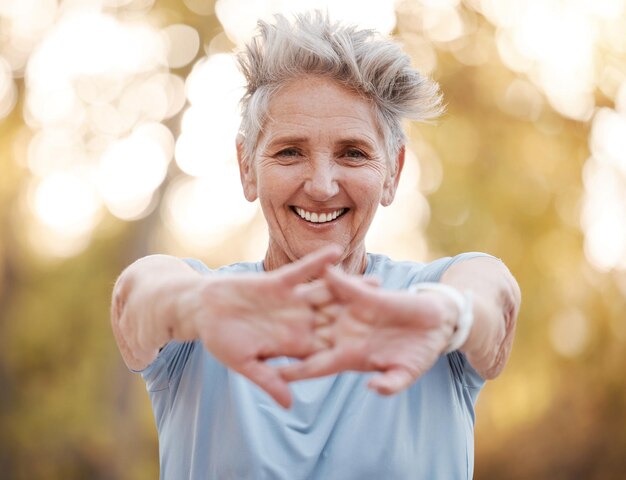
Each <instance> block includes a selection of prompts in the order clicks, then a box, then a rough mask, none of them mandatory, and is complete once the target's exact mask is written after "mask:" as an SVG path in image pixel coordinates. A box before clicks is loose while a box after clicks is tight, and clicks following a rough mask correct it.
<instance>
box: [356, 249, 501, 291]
mask: <svg viewBox="0 0 626 480" xmlns="http://www.w3.org/2000/svg"><path fill="white" fill-rule="evenodd" d="M477 257H487V258H494V257H492V256H491V255H489V254H487V253H482V252H465V253H460V254H458V255H455V256H450V257H442V258H438V259H436V260H433V261H430V262H414V261H408V260H392V259H391V258H389V257H388V256H386V255H381V254H376V253H369V254H368V265H367V269H366V271H365V274H366V275H373V276H376V277H378V278H379V279H380V280H381V281H382V283H383V286H384V288H387V289H390V290H404V289H407V288H408V287H409V286H410V285H412V284H414V283H418V282H439V280H440V279H441V276H442V275H443V274H444V272H445V271H446V270H447V269H448V268H450V267H451V266H452V265H454V264H456V263H459V262H462V261H465V260H470V259H472V258H477Z"/></svg>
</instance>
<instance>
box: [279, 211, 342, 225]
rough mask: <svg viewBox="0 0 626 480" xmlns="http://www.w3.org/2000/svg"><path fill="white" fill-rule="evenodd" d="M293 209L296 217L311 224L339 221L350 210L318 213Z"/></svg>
mask: <svg viewBox="0 0 626 480" xmlns="http://www.w3.org/2000/svg"><path fill="white" fill-rule="evenodd" d="M291 209H292V210H293V211H294V212H295V214H296V215H298V216H299V217H300V218H302V219H303V220H306V221H307V222H309V223H328V222H332V221H334V220H336V219H338V218H339V217H341V216H342V215H343V214H344V213H346V212H347V211H348V210H349V208H339V209H337V210H334V211H332V212H324V213H317V212H310V211H308V210H305V209H304V208H300V207H291Z"/></svg>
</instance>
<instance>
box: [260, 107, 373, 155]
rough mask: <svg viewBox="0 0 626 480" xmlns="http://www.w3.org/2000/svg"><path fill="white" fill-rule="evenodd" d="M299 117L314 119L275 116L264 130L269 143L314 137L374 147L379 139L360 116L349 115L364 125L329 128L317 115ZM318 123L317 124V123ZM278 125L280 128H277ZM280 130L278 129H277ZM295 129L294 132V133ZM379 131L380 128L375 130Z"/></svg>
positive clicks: (300, 141) (299, 140)
mask: <svg viewBox="0 0 626 480" xmlns="http://www.w3.org/2000/svg"><path fill="white" fill-rule="evenodd" d="M297 116H298V117H308V118H312V119H313V120H314V121H313V122H311V121H302V120H301V121H298V120H296V121H277V120H276V119H275V118H274V119H273V121H272V123H271V124H269V125H268V128H267V129H266V131H265V132H264V133H265V135H264V137H265V139H266V140H267V143H268V144H273V143H281V142H290V141H292V142H297V143H303V142H307V141H309V140H312V139H316V140H320V139H331V140H332V141H333V143H339V144H342V145H347V144H351V143H367V144H368V145H369V146H371V147H373V146H374V145H375V144H376V142H377V140H379V139H377V138H375V137H374V136H373V135H372V134H371V133H370V131H371V128H363V126H365V127H368V125H366V124H365V122H363V121H362V120H361V119H360V118H359V117H347V118H350V119H357V120H359V123H362V125H354V124H352V125H343V126H342V128H340V129H334V128H328V127H327V125H326V123H324V122H321V121H320V118H319V117H317V116H309V115H304V114H297ZM316 123H317V125H316ZM276 127H278V128H276ZM276 130H278V131H276ZM292 131H293V133H292ZM374 131H375V132H376V133H378V130H374Z"/></svg>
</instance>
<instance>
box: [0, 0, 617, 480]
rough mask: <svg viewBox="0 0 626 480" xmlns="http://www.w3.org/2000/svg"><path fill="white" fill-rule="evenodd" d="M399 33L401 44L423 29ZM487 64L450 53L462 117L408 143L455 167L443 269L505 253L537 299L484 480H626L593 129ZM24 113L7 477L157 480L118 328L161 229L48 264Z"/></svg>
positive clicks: (15, 161) (487, 419)
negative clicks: (524, 106)
mask: <svg viewBox="0 0 626 480" xmlns="http://www.w3.org/2000/svg"><path fill="white" fill-rule="evenodd" d="M179 3H180V2H174V1H170V2H158V3H157V6H156V7H155V12H156V15H155V18H159V19H160V20H159V21H160V22H161V23H163V24H167V23H172V22H184V23H188V24H190V25H192V26H194V27H196V28H197V29H198V30H199V31H200V33H201V36H202V38H203V41H205V42H207V41H208V40H209V39H210V38H211V37H212V36H213V35H215V34H216V33H217V32H219V31H220V28H219V24H218V22H217V20H216V18H215V17H213V16H209V17H199V16H197V15H193V14H192V13H191V12H189V11H188V10H187V9H185V8H184V7H183V6H182V5H181V4H179ZM400 18H401V20H400V23H399V25H398V35H399V37H400V38H403V35H407V34H410V33H411V32H410V29H411V18H410V16H409V17H408V18H407V17H400ZM478 21H480V22H482V23H483V24H484V25H482V28H484V29H486V30H487V31H489V32H490V33H491V34H493V29H492V28H491V27H490V26H489V25H488V24H487V23H486V21H485V20H484V19H481V18H479V19H478ZM408 45H409V46H408V47H407V48H408V50H409V52H410V53H415V52H411V51H410V43H409V44H408ZM488 54H489V57H488V58H489V60H488V61H487V62H486V63H484V64H482V65H480V66H467V65H464V64H462V63H460V62H459V61H458V60H456V58H455V57H454V56H452V55H451V54H450V53H448V52H445V51H439V52H438V66H437V69H436V70H435V72H434V76H435V77H436V79H437V80H438V81H439V82H440V84H441V87H442V90H443V92H444V93H445V96H446V103H447V113H446V115H445V116H444V117H443V118H442V119H441V120H440V121H438V122H437V124H436V125H433V126H411V127H410V133H411V142H412V143H416V144H419V143H420V142H427V143H428V144H430V145H431V146H432V148H433V149H434V151H435V152H436V153H437V155H438V156H439V158H440V159H441V162H442V165H443V180H442V183H441V186H440V188H438V190H437V191H435V192H434V193H432V195H430V196H429V202H430V205H431V209H432V213H431V220H430V223H429V226H428V228H427V232H426V235H427V239H428V242H429V245H430V248H431V251H432V256H437V255H450V254H455V253H458V252H461V251H469V250H478V251H486V252H490V253H492V254H494V255H496V256H498V257H500V258H502V259H503V260H504V261H505V262H506V264H507V265H508V266H509V268H510V269H511V271H512V272H513V273H514V275H515V276H516V277H517V279H518V281H519V283H520V285H521V288H522V292H523V307H522V311H521V315H520V318H519V325H518V333H517V338H516V341H515V347H514V351H513V355H512V357H511V360H510V362H509V365H508V367H507V369H506V370H505V372H504V374H503V375H502V376H501V377H500V378H499V379H498V380H496V381H494V382H490V383H489V384H488V385H487V386H486V388H485V390H484V392H483V393H482V395H481V398H480V401H479V405H478V413H477V418H478V419H477V426H476V437H477V445H476V473H475V477H476V478H477V479H498V480H502V479H511V480H513V479H515V480H518V479H519V480H522V479H529V478H532V479H535V480H540V479H546V480H548V479H550V480H554V479H623V478H625V475H626V455H624V452H626V387H625V385H624V373H623V368H624V364H625V363H626V349H625V348H624V344H625V342H626V324H625V322H624V312H625V311H626V295H625V294H624V292H625V288H624V287H625V285H626V273H624V272H610V273H600V272H597V271H595V270H593V268H591V267H590V265H589V264H588V263H587V261H586V259H585V256H584V251H583V236H582V233H581V230H580V228H579V225H578V215H579V209H580V201H581V194H582V181H581V168H582V165H583V163H584V161H585V160H586V159H587V157H588V155H589V152H588V147H587V136H588V134H589V126H588V125H587V124H583V123H579V122H574V121H570V120H566V119H563V118H561V117H560V116H559V115H558V114H556V113H554V112H553V111H552V110H550V109H549V108H548V107H544V108H543V110H542V112H541V114H540V116H539V117H538V118H537V119H536V120H534V121H529V120H523V119H520V118H519V117H515V116H512V115H510V114H508V113H505V112H504V111H503V110H502V109H501V108H500V106H499V105H498V98H500V97H501V96H502V92H503V91H504V89H505V88H506V86H507V85H509V83H510V82H511V81H512V80H514V79H515V75H514V74H513V73H511V71H510V70H508V69H507V68H506V67H504V66H503V65H502V64H501V62H500V61H499V60H498V58H497V54H496V53H495V48H494V49H492V50H491V51H489V52H488ZM187 72H188V70H187V71H185V70H183V71H181V72H178V73H180V74H181V75H185V74H186V73H187ZM20 88H21V90H22V91H23V85H20ZM20 111H21V104H18V106H17V107H16V109H15V110H14V112H13V113H12V114H11V116H10V117H8V118H7V119H5V120H4V121H2V123H0V229H1V230H0V233H1V235H0V472H1V473H0V477H1V478H6V479H56V478H59V479H60V478H63V479H68V480H69V479H85V478H89V479H152V478H157V477H158V451H157V442H156V430H155V427H154V423H153V419H152V414H151V410H150V405H149V401H148V397H147V394H146V393H145V389H144V385H143V382H142V381H141V379H140V378H139V377H137V376H133V375H131V374H130V373H128V371H127V370H126V369H125V367H124V366H123V364H122V361H121V359H120V357H119V354H118V352H117V349H116V347H115V344H114V341H113V338H112V335H111V332H110V327H109V319H108V310H109V299H110V293H111V288H112V286H113V283H114V281H115V278H116V276H117V275H118V274H119V272H120V271H121V270H122V269H123V268H124V267H125V266H126V265H128V264H129V263H130V262H132V261H133V260H134V259H136V258H138V257H140V256H143V255H146V254H149V253H154V249H155V245H156V244H157V243H156V242H155V240H154V237H155V231H156V228H157V225H158V222H159V219H158V217H157V216H156V215H155V214H153V215H151V216H150V217H148V218H146V219H143V220H141V221H138V222H134V223H124V222H121V221H118V220H114V219H113V218H107V219H105V221H104V222H103V224H102V225H101V226H100V227H99V228H98V229H97V230H96V232H95V233H94V238H93V241H92V242H91V244H90V246H89V248H88V249H87V250H86V251H85V252H84V253H82V254H80V255H78V256H76V257H74V258H71V259H66V260H56V261H53V260H43V259H41V258H40V257H38V256H36V255H34V254H33V253H32V252H31V251H30V249H29V248H28V246H27V243H26V241H25V233H24V231H23V230H24V225H23V221H22V219H21V218H20V214H19V209H18V208H17V206H18V203H19V201H20V200H19V199H20V196H19V193H20V188H21V186H22V185H23V184H24V182H25V181H26V179H27V177H28V175H29V173H28V171H27V170H26V169H25V168H24V167H23V162H22V161H20V159H19V158H18V157H19V155H20V152H16V151H15V150H14V148H13V146H14V140H15V138H16V136H17V135H19V132H20V131H21V129H22V128H23V120H22V118H21V115H20ZM172 126H174V122H172ZM416 150H417V151H418V156H419V148H417V149H416ZM423 168H427V166H424V167H423ZM416 187H417V186H416ZM387 253H391V254H392V253H393V252H387ZM207 256H208V255H207ZM211 258H215V254H214V253H213V254H211ZM570 309H575V310H576V311H578V312H580V313H582V315H584V317H585V318H587V319H588V320H589V325H590V329H589V331H588V333H587V335H588V337H589V338H588V341H587V344H586V347H585V348H584V349H583V351H582V352H581V353H579V354H578V355H575V356H570V357H564V356H562V355H560V354H559V353H557V351H555V349H554V348H553V345H552V342H551V340H550V335H551V333H550V331H551V330H550V328H551V325H552V322H553V319H554V317H555V316H557V315H559V314H561V313H562V312H567V311H569V310H570Z"/></svg>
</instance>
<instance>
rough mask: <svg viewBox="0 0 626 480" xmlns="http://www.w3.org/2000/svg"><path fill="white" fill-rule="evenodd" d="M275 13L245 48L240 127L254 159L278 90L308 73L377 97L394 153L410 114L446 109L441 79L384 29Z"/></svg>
mask: <svg viewBox="0 0 626 480" xmlns="http://www.w3.org/2000/svg"><path fill="white" fill-rule="evenodd" d="M274 18H275V23H274V24H270V23H268V22H265V21H262V20H260V21H259V22H258V32H257V34H256V35H255V36H254V37H253V38H252V39H251V40H250V41H249V42H248V44H247V45H246V48H245V49H244V50H243V51H241V52H239V53H238V55H237V60H238V63H239V67H240V68H241V70H242V72H243V74H244V76H245V78H246V81H247V89H246V92H245V94H244V96H243V98H242V99H241V114H242V121H241V126H240V130H239V133H240V135H242V137H243V140H242V143H243V144H242V147H243V156H244V159H246V161H249V159H252V158H253V156H254V153H255V150H256V145H257V141H258V138H259V134H260V132H261V130H262V128H263V125H264V122H265V120H266V116H267V110H268V107H269V101H270V100H271V98H272V95H273V94H275V93H276V92H277V91H278V90H279V89H280V88H281V87H282V86H284V85H285V84H287V83H289V82H290V81H292V80H295V79H297V78H301V77H302V76H305V75H319V76H325V77H328V78H331V79H334V80H336V81H337V82H338V83H339V84H341V85H344V86H345V87H347V88H348V89H350V90H353V91H355V92H356V93H358V94H360V95H361V96H364V97H365V98H367V99H369V100H370V101H371V102H372V104H373V106H374V109H375V112H376V117H377V120H378V124H379V126H380V128H381V134H382V136H383V138H384V140H385V147H386V150H387V152H386V153H387V155H388V156H389V158H390V159H393V158H395V156H396V155H397V154H398V152H399V150H400V148H401V147H402V145H403V144H404V143H405V141H406V138H405V134H404V131H403V129H402V120H403V119H405V118H406V119H410V120H417V121H426V120H430V119H433V118H435V117H436V116H438V115H439V114H440V113H441V112H442V110H443V108H442V103H441V102H442V97H441V94H440V93H439V87H438V85H437V84H436V83H434V82H432V81H431V80H429V79H428V78H426V77H424V76H423V75H422V74H420V73H419V72H418V71H417V70H416V69H414V68H413V67H411V62H410V58H409V56H408V55H407V54H406V53H404V52H403V51H402V49H401V48H400V46H399V45H398V44H396V43H395V42H393V41H391V40H389V39H387V38H384V37H382V36H381V35H380V34H378V33H377V32H376V31H374V30H367V29H361V30H359V29H357V28H356V27H354V26H348V25H342V24H340V23H338V22H331V21H330V19H329V18H328V15H327V14H323V13H321V12H320V11H315V12H313V13H302V14H297V15H295V18H294V20H295V21H294V22H293V23H290V22H289V21H288V20H287V18H286V17H285V16H283V15H280V14H279V15H275V17H274Z"/></svg>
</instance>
